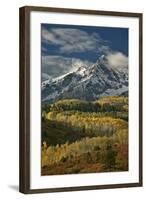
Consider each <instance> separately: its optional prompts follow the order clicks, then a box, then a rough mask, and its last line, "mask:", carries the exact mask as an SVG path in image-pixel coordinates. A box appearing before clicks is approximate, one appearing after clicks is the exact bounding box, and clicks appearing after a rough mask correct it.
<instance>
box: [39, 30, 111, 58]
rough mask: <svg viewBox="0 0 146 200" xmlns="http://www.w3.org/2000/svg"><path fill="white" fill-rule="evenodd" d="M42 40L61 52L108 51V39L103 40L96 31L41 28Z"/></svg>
mask: <svg viewBox="0 0 146 200" xmlns="http://www.w3.org/2000/svg"><path fill="white" fill-rule="evenodd" d="M42 41H43V42H45V43H46V44H51V45H57V47H58V48H59V51H60V52H61V53H67V54H69V53H74V52H75V53H76V52H77V53H78V52H88V51H91V52H92V51H97V52H101V53H103V52H105V51H109V47H108V45H109V44H108V41H105V40H103V39H102V38H101V37H100V35H99V34H98V33H95V32H93V33H90V34H89V33H87V32H86V31H83V30H79V29H73V28H52V29H50V30H47V29H42Z"/></svg>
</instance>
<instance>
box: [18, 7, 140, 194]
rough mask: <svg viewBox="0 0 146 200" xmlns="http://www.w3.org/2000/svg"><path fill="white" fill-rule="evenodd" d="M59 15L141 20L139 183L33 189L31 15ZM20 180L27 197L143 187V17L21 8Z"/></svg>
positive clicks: (116, 13) (121, 13)
mask: <svg viewBox="0 0 146 200" xmlns="http://www.w3.org/2000/svg"><path fill="white" fill-rule="evenodd" d="M32 11H39V12H56V13H58V12H60V13H64V14H65V13H66V14H67V13H74V14H81V15H82V14H88V15H104V16H117V17H119V16H125V17H133V18H138V19H139V181H138V182H137V183H126V184H112V185H97V186H90V185H88V186H78V187H65V188H44V189H30V96H31V93H30V42H31V41H30V13H31V12H32ZM19 13H20V135H19V137H20V140H19V155H20V156H19V160H20V176H19V177H20V180H19V191H20V192H22V193H25V194H32V193H45V192H61V191H81V190H96V189H107V188H123V187H140V186H142V171H143V170H142V14H141V13H130V12H113V11H96V10H80V9H67V8H49V7H34V6H25V7H22V8H20V12H19Z"/></svg>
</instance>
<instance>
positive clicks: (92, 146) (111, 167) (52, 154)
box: [41, 96, 128, 175]
mask: <svg viewBox="0 0 146 200" xmlns="http://www.w3.org/2000/svg"><path fill="white" fill-rule="evenodd" d="M41 138H42V142H41V154H42V156H41V158H42V160H41V173H42V175H56V174H77V173H95V172H116V171H127V170H128V97H125V96H109V97H102V98H100V99H98V100H96V101H85V100H79V99H63V100H58V101H56V102H54V103H52V104H44V105H43V106H42V137H41Z"/></svg>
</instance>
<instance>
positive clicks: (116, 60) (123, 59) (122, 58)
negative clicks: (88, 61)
mask: <svg viewBox="0 0 146 200" xmlns="http://www.w3.org/2000/svg"><path fill="white" fill-rule="evenodd" d="M106 58H107V61H108V64H109V65H110V66H111V67H113V68H115V67H116V68H117V67H127V66H128V57H127V56H126V55H124V54H123V53H121V52H112V53H109V54H108V55H107V56H106Z"/></svg>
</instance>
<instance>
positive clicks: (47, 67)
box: [42, 56, 93, 77]
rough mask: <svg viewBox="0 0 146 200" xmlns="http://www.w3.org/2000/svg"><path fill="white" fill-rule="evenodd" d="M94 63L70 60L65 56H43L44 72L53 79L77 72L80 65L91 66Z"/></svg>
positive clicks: (75, 59)
mask: <svg viewBox="0 0 146 200" xmlns="http://www.w3.org/2000/svg"><path fill="white" fill-rule="evenodd" d="M91 64H93V63H91V62H89V61H87V60H81V59H77V58H69V57H63V56H42V72H43V73H44V74H45V76H46V75H48V76H51V77H57V76H61V75H63V74H65V73H68V72H71V71H75V70H76V69H77V67H78V65H86V66H89V65H91Z"/></svg>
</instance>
